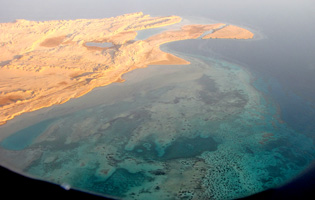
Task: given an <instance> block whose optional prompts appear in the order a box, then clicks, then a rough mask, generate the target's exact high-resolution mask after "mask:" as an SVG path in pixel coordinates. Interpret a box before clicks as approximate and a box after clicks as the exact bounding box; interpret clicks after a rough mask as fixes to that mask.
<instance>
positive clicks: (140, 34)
mask: <svg viewBox="0 0 315 200" xmlns="http://www.w3.org/2000/svg"><path fill="white" fill-rule="evenodd" d="M165 30H167V29H166V28H165V27H161V28H151V29H145V30H140V31H137V37H136V40H145V39H147V38H149V37H151V36H153V35H156V34H158V33H161V32H163V31H165Z"/></svg>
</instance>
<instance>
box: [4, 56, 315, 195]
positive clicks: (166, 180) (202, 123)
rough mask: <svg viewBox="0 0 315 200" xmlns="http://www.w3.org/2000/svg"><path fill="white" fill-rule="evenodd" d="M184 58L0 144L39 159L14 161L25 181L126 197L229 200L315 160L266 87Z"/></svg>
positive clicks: (222, 67) (134, 76)
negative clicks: (184, 63)
mask: <svg viewBox="0 0 315 200" xmlns="http://www.w3.org/2000/svg"><path fill="white" fill-rule="evenodd" d="M185 57H186V59H188V60H190V61H191V63H192V64H191V65H187V66H151V67H149V68H146V69H138V70H135V71H132V72H131V73H128V74H127V75H125V76H124V78H125V79H126V82H124V83H121V84H113V85H110V86H108V87H104V88H102V89H99V90H97V91H95V92H94V93H93V92H91V93H90V94H87V95H85V96H84V97H82V98H83V100H84V99H86V100H85V101H83V103H82V104H86V102H89V101H88V99H94V100H95V98H98V101H99V102H98V103H97V104H95V105H91V106H90V107H84V108H83V107H82V109H76V111H71V113H70V114H69V113H68V114H67V115H63V116H61V117H59V118H58V121H57V120H55V121H54V120H50V121H43V122H39V123H38V124H36V125H34V126H31V127H29V128H25V129H23V130H21V131H19V132H16V133H15V134H12V135H11V136H9V137H8V138H6V139H4V140H3V141H2V143H0V145H1V146H2V147H3V148H5V149H8V150H19V151H20V152H21V153H25V155H28V152H29V151H30V150H31V151H39V152H42V153H41V154H40V156H37V157H35V156H33V157H30V156H25V160H19V161H18V162H25V163H29V164H28V165H27V166H26V167H25V168H23V169H22V170H23V171H24V172H25V173H26V174H29V175H32V176H35V177H38V178H40V179H44V180H47V181H50V182H54V183H57V184H67V185H70V186H71V187H74V188H77V189H81V190H84V191H89V192H93V193H97V194H101V195H104V196H112V197H117V198H123V199H148V198H150V199H209V198H213V199H233V198H237V197H242V196H246V195H250V194H253V193H256V192H259V191H262V190H265V189H268V188H271V187H276V186H279V185H281V184H283V183H285V182H287V181H289V180H290V179H291V178H293V177H294V176H296V175H297V174H298V173H299V172H301V171H302V170H303V169H304V168H305V167H306V166H307V165H308V164H309V163H310V162H311V161H312V160H313V159H314V148H313V143H312V140H310V139H309V138H308V137H307V136H306V135H302V134H300V133H298V132H296V131H295V129H292V128H291V127H289V126H287V124H286V123H284V122H283V121H282V120H281V118H280V113H279V106H278V105H277V104H276V103H275V102H274V101H273V100H272V99H271V98H270V96H268V95H265V94H264V93H262V92H264V91H266V92H267V91H268V90H267V89H266V87H267V86H266V84H265V82H264V81H259V80H260V79H254V78H255V77H253V75H252V74H250V73H249V72H248V71H246V70H244V68H242V67H241V66H239V65H237V64H234V63H230V62H227V61H224V60H220V59H212V58H209V57H203V56H198V57H197V56H194V55H191V54H187V53H186V54H185ZM255 80H256V81H255ZM252 83H254V84H253V85H252ZM254 86H255V87H254ZM96 94H98V95H100V96H96ZM109 99H111V100H109ZM78 102H80V101H79V99H77V100H72V101H70V102H67V103H66V104H63V105H61V106H62V108H61V109H62V110H67V109H71V108H72V107H73V105H77V104H78ZM84 102H85V103H84ZM77 107H79V106H77ZM56 109H58V106H56ZM22 133H24V134H22ZM25 133H26V134H25ZM27 134H30V137H29V138H30V139H27V140H26V143H22V142H20V141H21V140H20V139H23V138H28V137H27ZM26 144H27V145H26ZM0 153H1V152H0ZM0 155H1V154H0ZM1 159H2V158H1ZM5 159H13V160H14V158H5ZM30 159H31V160H32V162H30Z"/></svg>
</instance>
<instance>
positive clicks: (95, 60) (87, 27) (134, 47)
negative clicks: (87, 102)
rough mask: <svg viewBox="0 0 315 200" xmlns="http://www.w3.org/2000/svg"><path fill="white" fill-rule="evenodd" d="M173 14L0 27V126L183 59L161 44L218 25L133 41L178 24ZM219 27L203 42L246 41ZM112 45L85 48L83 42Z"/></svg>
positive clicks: (244, 35)
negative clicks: (143, 70) (139, 35)
mask: <svg viewBox="0 0 315 200" xmlns="http://www.w3.org/2000/svg"><path fill="white" fill-rule="evenodd" d="M180 21H181V18H180V17H178V16H168V17H150V16H149V15H144V14H143V13H141V12H139V13H132V14H126V15H122V16H118V17H112V18H107V19H78V20H58V21H57V20H56V21H42V22H38V21H27V20H16V21H15V22H13V23H2V24H0V52H1V54H0V75H1V79H0V125H1V124H4V123H6V121H8V120H10V119H13V118H14V117H15V116H17V115H20V114H22V113H25V112H31V111H34V110H38V109H40V108H43V107H49V106H52V105H55V104H61V103H64V102H66V101H68V100H69V99H71V98H77V97H80V96H82V95H84V94H86V93H88V92H89V91H91V90H92V89H93V88H95V87H100V86H105V85H108V84H110V83H113V82H121V81H123V80H122V79H121V75H122V74H124V73H126V72H129V71H131V70H133V69H136V68H143V67H146V66H148V65H178V64H179V65H183V64H189V62H188V61H186V60H184V59H181V58H178V57H176V56H174V55H171V54H169V53H165V52H163V51H161V50H160V48H159V46H160V45H161V44H164V43H168V42H173V41H178V40H186V39H196V38H199V37H200V36H201V35H202V34H203V33H204V32H206V31H209V30H216V29H218V28H219V27H221V26H222V25H224V24H212V25H186V26H183V27H182V28H181V29H180V30H169V31H165V32H162V33H160V34H157V35H154V36H152V37H149V38H148V39H146V40H140V41H135V40H134V39H135V37H136V35H137V32H136V31H139V30H143V29H149V28H157V27H163V26H168V25H171V24H175V23H179V22H180ZM252 37H253V34H252V33H251V32H249V31H247V30H246V29H242V28H240V27H236V26H232V25H229V26H225V27H224V28H222V29H219V30H217V31H215V32H214V33H212V34H209V35H206V36H205V37H203V39H206V38H237V39H248V38H252ZM91 42H94V43H95V42H98V43H104V42H108V43H112V44H113V46H112V47H104V48H102V47H96V46H95V47H91V46H87V45H86V43H91Z"/></svg>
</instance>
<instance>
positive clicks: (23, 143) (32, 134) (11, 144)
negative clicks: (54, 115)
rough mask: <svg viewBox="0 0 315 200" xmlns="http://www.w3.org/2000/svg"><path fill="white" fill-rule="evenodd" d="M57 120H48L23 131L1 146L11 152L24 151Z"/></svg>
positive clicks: (8, 138)
mask: <svg viewBox="0 0 315 200" xmlns="http://www.w3.org/2000/svg"><path fill="white" fill-rule="evenodd" d="M54 121H55V120H46V121H42V122H39V123H37V124H34V125H32V126H29V127H27V128H25V129H22V130H20V131H18V132H16V133H14V134H13V135H11V136H9V137H7V138H6V139H4V140H3V141H1V143H0V146H2V147H3V148H5V149H9V150H22V149H25V148H27V147H28V146H29V145H31V144H32V143H33V141H34V139H36V138H37V137H38V136H39V135H40V134H42V133H43V132H44V131H45V130H46V129H47V128H48V127H49V125H50V124H51V123H53V122H54Z"/></svg>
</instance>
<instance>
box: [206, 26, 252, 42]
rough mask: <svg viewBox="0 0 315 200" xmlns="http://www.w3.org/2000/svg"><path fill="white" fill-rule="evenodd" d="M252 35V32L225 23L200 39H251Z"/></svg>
mask: <svg viewBox="0 0 315 200" xmlns="http://www.w3.org/2000/svg"><path fill="white" fill-rule="evenodd" d="M253 37H254V34H253V33H252V32H250V31H249V30H246V29H244V28H241V27H238V26H234V25H227V26H224V27H223V28H220V29H218V30H214V31H213V33H210V34H208V35H205V36H204V37H203V38H202V39H209V38H214V39H216V38H221V39H251V38H253Z"/></svg>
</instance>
